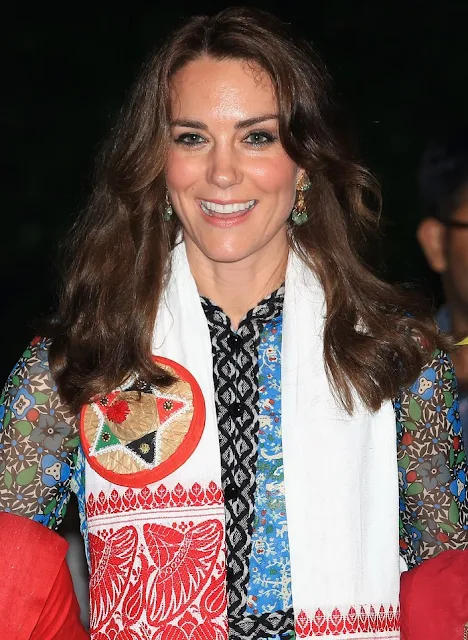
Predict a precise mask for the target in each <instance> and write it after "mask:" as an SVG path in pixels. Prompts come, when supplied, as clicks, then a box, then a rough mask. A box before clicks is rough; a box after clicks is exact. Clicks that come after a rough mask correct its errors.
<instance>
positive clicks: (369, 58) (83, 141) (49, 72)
mask: <svg viewBox="0 0 468 640" xmlns="http://www.w3.org/2000/svg"><path fill="white" fill-rule="evenodd" d="M119 6H120V5H116V4H111V3H102V2H101V3H98V2H96V3H95V4H91V3H89V4H87V3H86V2H84V3H83V2H82V3H76V4H74V5H73V4H65V5H64V4H62V5H60V6H58V5H57V6H56V7H54V6H51V5H50V4H47V5H46V4H45V3H44V4H42V3H41V4H40V5H39V6H38V8H36V9H30V8H28V7H27V6H23V5H19V4H18V5H17V6H16V8H13V10H12V9H11V8H10V15H9V16H8V17H7V19H6V20H5V22H4V27H3V32H4V33H3V44H4V46H5V47H6V50H5V52H4V55H3V63H4V64H3V65H2V67H3V71H4V72H3V82H2V84H3V89H4V91H2V94H3V98H2V101H1V109H2V131H3V144H2V148H3V163H2V164H3V170H2V178H3V183H4V184H3V189H2V195H3V198H2V206H1V231H2V236H1V239H2V243H1V246H2V251H1V270H0V274H1V276H0V278H1V280H0V286H1V300H2V308H1V312H2V313H1V318H2V327H1V328H2V330H3V342H4V344H5V348H4V349H3V355H2V358H1V360H0V369H1V371H0V372H1V373H2V374H3V377H5V376H6V375H7V373H8V371H9V370H10V368H11V367H12V365H13V364H14V361H15V360H16V358H17V357H18V356H19V354H20V353H21V350H22V348H23V346H24V345H25V344H26V342H27V341H28V340H29V338H30V337H31V336H32V335H33V327H34V322H35V321H36V320H37V319H38V318H39V317H41V315H43V314H45V313H47V312H48V311H49V310H50V309H51V308H52V307H53V305H54V294H53V292H54V289H55V279H56V273H57V270H56V267H55V259H56V252H57V245H58V243H59V241H60V239H61V238H62V237H63V236H64V234H65V232H66V230H67V229H68V228H69V226H70V224H71V223H72V221H73V219H74V217H75V216H76V215H77V213H78V211H79V209H80V208H81V207H82V206H83V204H84V202H85V200H86V196H87V193H88V190H89V177H90V173H91V169H92V162H93V158H94V155H95V152H96V150H97V147H98V145H99V143H100V141H101V140H102V138H103V137H104V136H105V134H106V132H107V130H108V128H109V126H110V125H111V123H112V121H113V118H114V115H115V113H116V111H117V109H118V108H119V106H120V104H121V102H122V100H123V98H124V96H125V94H126V91H128V88H129V86H130V83H131V82H132V80H133V78H134V76H135V75H136V73H137V72H138V70H139V68H140V66H141V64H142V63H143V61H144V59H145V58H146V56H147V55H148V54H149V52H150V51H151V50H152V49H153V48H154V47H155V46H157V44H158V42H160V40H161V39H162V38H163V37H164V36H165V35H166V33H167V32H168V31H169V30H170V29H171V28H172V27H173V26H175V25H177V24H178V23H179V21H180V19H181V18H184V17H187V16H190V15H193V14H197V13H205V12H208V13H213V12H214V11H216V10H219V9H222V8H225V7H226V6H229V4H228V3H219V2H216V3H215V2H211V3H208V2H205V3H201V2H191V3H180V2H174V3H171V2H166V3H164V4H162V3H158V2H140V1H137V0H133V1H132V2H127V3H125V4H124V5H121V8H119ZM251 6H256V7H259V8H263V9H269V10H271V11H272V12H274V13H276V14H277V15H279V16H280V17H282V18H284V19H286V20H288V21H289V22H292V23H294V24H295V25H297V27H298V28H299V29H300V31H301V32H302V34H303V35H305V36H306V37H307V38H308V39H310V40H312V42H314V43H315V46H316V48H317V49H318V51H319V53H320V54H321V55H322V57H323V58H324V60H325V62H326V63H327V65H328V68H329V70H330V72H331V74H332V76H333V78H334V79H335V84H336V87H337V91H338V94H339V96H340V99H341V102H342V104H343V105H344V107H345V110H346V112H347V113H348V115H349V117H350V119H351V121H352V122H353V124H354V127H355V129H356V131H357V135H358V138H359V140H360V144H361V152H362V155H363V158H364V161H365V162H366V163H367V165H368V166H370V168H371V169H372V171H373V172H374V173H375V174H376V175H377V177H378V178H379V180H380V182H381V184H382V187H383V193H384V249H383V257H384V259H385V264H386V276H387V278H388V279H389V280H391V281H401V280H404V281H412V282H416V283H417V284H418V285H419V286H422V287H424V288H425V290H427V291H433V295H434V298H435V301H436V302H437V301H438V299H439V296H440V291H439V288H438V285H437V280H436V279H435V278H433V277H431V276H430V274H429V273H428V270H427V268H426V267H425V264H424V261H423V259H422V256H421V253H420V251H419V249H418V246H417V244H416V241H415V237H414V233H415V228H416V224H417V220H418V215H419V205H418V198H417V189H416V171H417V166H418V161H419V155H420V153H421V150H422V148H423V146H424V141H425V139H426V138H427V137H428V136H430V135H431V134H433V133H434V132H436V131H437V130H439V129H440V128H441V127H442V128H443V127H445V126H446V125H452V124H454V123H456V122H457V121H466V114H467V112H468V89H467V61H468V56H467V54H466V48H467V46H468V45H467V36H466V33H467V28H468V1H467V0H438V1H432V2H431V1H428V0H426V1H416V0H406V1H405V2H403V1H395V0H393V1H392V2H390V1H387V0H377V1H376V0H373V1H371V0H361V1H357V0H356V1H352V0H322V1H320V2H317V1H316V2H306V0H304V1H303V2H302V3H299V2H289V1H288V2H269V3H251ZM65 11H66V13H65Z"/></svg>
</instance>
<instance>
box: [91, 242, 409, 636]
mask: <svg viewBox="0 0 468 640" xmlns="http://www.w3.org/2000/svg"><path fill="white" fill-rule="evenodd" d="M324 317H325V301H324V295H323V291H322V288H321V286H320V285H319V283H318V281H317V279H316V277H315V276H314V275H313V274H312V273H311V271H310V270H309V269H308V268H307V267H306V266H305V265H304V264H303V262H302V261H301V260H300V259H299V258H298V257H297V256H296V255H295V254H294V253H291V254H290V258H289V262H288V268H287V274H286V287H285V300H284V310H283V318H284V319H283V344H282V361H281V362H282V364H281V388H282V391H281V398H282V424H281V426H282V439H283V457H284V482H285V499H286V512H287V523H288V536H289V546H290V554H291V580H292V599H293V609H294V614H295V623H296V636H297V637H298V638H316V637H321V636H333V637H334V638H337V639H341V640H361V639H362V640H364V639H366V640H384V639H385V640H390V639H391V640H396V639H398V638H399V637H400V633H399V613H398V600H399V553H398V477H397V461H396V445H395V439H396V433H395V415H394V411H393V408H392V405H391V403H390V402H386V403H384V405H383V406H382V408H381V409H380V410H379V411H377V412H375V413H371V412H369V410H367V409H366V408H365V407H364V406H363V404H362V403H361V402H360V401H359V399H358V398H357V397H356V409H355V411H354V414H353V415H352V416H350V415H348V414H347V413H346V412H345V411H344V410H343V409H342V408H341V406H340V405H339V404H338V402H337V401H336V399H335V397H334V396H333V394H332V391H331V389H330V385H329V382H328V379H327V376H326V374H325V369H324V360H323V324H324ZM153 351H154V353H155V354H156V355H159V356H163V357H165V358H168V359H171V360H173V361H175V362H177V363H179V364H181V365H183V366H184V367H185V368H186V369H187V370H188V371H189V372H190V373H191V374H192V376H194V378H195V379H196V381H197V382H198V384H199V386H200V388H201V390H202V393H203V397H204V401H205V405H206V422H205V428H204V431H203V434H202V436H201V440H200V442H199V443H198V446H197V447H196V448H195V450H194V452H193V453H192V454H191V455H190V457H189V458H188V459H187V460H186V461H185V462H184V463H183V464H182V466H180V467H179V468H178V469H176V470H175V471H173V472H172V473H170V475H168V476H166V477H164V478H163V480H162V481H161V482H154V483H153V484H150V485H148V486H145V487H143V488H141V489H139V490H134V489H132V488H131V487H132V486H133V487H135V486H141V485H135V484H133V485H130V486H129V487H128V488H126V487H125V482H120V481H119V482H117V484H115V483H114V481H113V480H112V478H110V479H109V477H107V479H105V478H104V477H102V476H101V475H100V473H99V471H98V472H96V471H95V468H92V465H90V464H89V461H88V462H87V464H86V500H87V515H88V526H89V533H90V536H89V545H90V551H91V560H92V562H91V564H92V566H93V562H94V568H93V570H92V575H91V599H92V600H94V602H92V603H91V612H92V616H91V627H92V637H93V639H94V638H96V640H97V639H98V638H99V639H100V640H101V637H107V636H102V635H101V632H102V631H103V630H104V631H105V630H106V629H107V630H108V631H109V629H110V628H111V627H112V625H114V626H115V625H117V626H115V629H118V628H121V626H119V625H125V624H130V623H131V625H132V626H131V628H132V629H133V630H138V633H140V636H141V638H146V637H147V634H149V635H148V637H151V638H155V639H156V640H158V639H159V638H163V637H165V636H164V633H165V632H164V625H166V624H169V625H171V629H172V631H171V632H170V633H176V631H175V630H176V629H179V631H177V633H179V635H177V634H176V635H177V638H179V637H180V638H184V639H185V638H192V637H196V638H198V637H202V636H199V635H197V634H198V633H199V632H198V631H197V632H195V631H189V629H195V626H194V625H199V626H200V625H201V627H200V629H201V628H202V627H203V628H204V632H203V633H204V634H205V635H203V637H210V638H211V637H212V638H213V640H214V638H216V639H217V640H218V639H219V640H221V639H223V640H224V638H226V633H227V630H226V616H227V611H226V603H225V600H224V604H223V601H222V599H221V600H220V597H221V596H220V595H219V594H220V593H221V592H222V588H223V575H222V570H223V569H222V568H223V561H224V548H223V546H220V545H221V542H220V541H221V539H222V537H221V536H222V531H223V528H224V510H223V501H222V492H221V491H220V490H219V489H217V487H220V486H221V460H220V451H219V441H218V426H217V418H216V407H215V393H214V384H213V363H212V348H211V340H210V333H209V329H208V325H207V322H206V317H205V314H204V312H203V309H202V306H201V303H200V297H199V293H198V291H197V287H196V284H195V281H194V279H193V277H192V275H191V272H190V268H189V264H188V261H187V256H186V251H185V245H184V244H183V243H181V244H179V245H178V246H177V247H176V248H175V249H174V251H173V259H172V270H171V276H170V279H169V283H168V286H167V288H166V291H165V295H164V299H163V302H162V304H161V307H160V310H159V312H158V317H157V321H156V328H155V333H154V338H153ZM88 454H89V452H88ZM88 454H87V455H88ZM88 460H89V457H88ZM190 488H192V489H190ZM171 496H172V497H171ZM200 496H201V497H200ZM184 501H185V502H184ZM187 522H188V523H189V532H188V534H187V535H188V536H189V538H186V540H185V542H177V541H176V542H174V541H172V542H171V545H172V546H169V547H164V546H162V547H161V549H160V550H158V544H159V543H156V546H155V543H154V540H155V539H157V538H158V536H160V537H161V536H162V538H160V539H161V540H163V542H162V543H161V544H162V545H164V544H166V543H165V542H164V540H166V538H167V536H169V538H167V539H172V538H171V533H170V532H171V528H173V527H176V529H178V530H184V531H185V530H186V527H187V524H186V523H187ZM184 523H185V524H184ZM207 523H208V524H207ZM210 523H211V524H210ZM192 526H193V527H194V529H193V531H195V529H196V533H193V534H192V533H190V527H192ZM145 527H146V529H145ZM197 527H198V528H197ZM148 531H150V533H151V531H152V532H153V533H151V535H153V538H152V541H151V540H150V538H149V537H148ZM145 532H146V533H145ZM167 532H169V533H167ZM174 535H175V534H174ZM177 535H178V536H179V538H177V540H181V539H180V535H182V534H177ZM165 536H166V537H165ZM196 536H201V538H200V539H202V538H203V539H204V540H209V544H210V545H211V547H209V549H208V547H206V548H207V549H208V551H207V552H206V553H209V552H210V553H212V554H213V553H214V551H213V549H215V546H214V544H215V541H216V540H217V545H218V546H217V547H216V549H217V551H216V553H219V557H218V561H217V562H218V564H217V565H216V566H217V567H218V569H217V575H216V576H213V579H211V580H210V578H209V576H208V578H206V576H205V578H204V580H205V583H204V586H203V587H202V586H200V587H199V591H198V595H197V598H198V599H197V600H193V602H192V604H191V605H190V602H189V598H191V597H192V596H190V593H194V589H195V587H193V584H192V583H191V582H190V580H191V579H190V578H187V579H188V580H189V582H187V581H186V582H185V583H184V584H185V586H184V587H183V590H182V591H181V590H180V589H181V586H180V585H181V581H180V579H179V578H178V577H177V576H181V575H185V576H188V575H189V573H187V572H185V573H180V571H179V570H180V567H179V568H178V569H177V571H179V573H177V571H176V573H173V564H171V565H170V564H169V563H170V554H172V553H175V554H176V556H174V557H179V556H177V554H179V551H178V549H179V546H178V545H180V544H182V546H183V545H184V544H186V543H187V544H188V545H189V546H190V545H195V546H193V547H192V548H193V549H195V548H196V544H197V543H196ZM216 536H217V538H216ZM189 539H190V540H189ZM148 545H149V546H148ZM180 548H182V547H180ZM137 549H139V551H138V553H137ZM170 549H172V551H170V552H169V550H170ZM210 550H211V551H210ZM168 554H169V555H168ZM212 557H213V556H212ZM93 558H94V561H93ZM169 567H172V569H169ZM162 569H163V570H162ZM181 569H182V572H183V571H184V567H183V566H182V568H181ZM220 571H221V573H220ZM168 572H169V573H168ZM171 572H172V573H171ZM93 574H94V575H93ZM164 576H169V578H170V580H172V582H170V581H169V582H168V580H169V578H168V579H166V578H165V577H164ZM182 582H184V581H183V579H182ZM168 585H172V586H168ZM190 585H192V586H190ZM200 585H201V583H200ZM197 588H198V587H197ZM158 589H159V591H158ZM210 589H211V590H212V595H211V596H210V595H209V594H208V598H207V593H208V592H209V591H210ZM220 590H221V591H220ZM145 594H146V595H145ZM193 597H195V596H193ZM145 598H146V600H145ZM144 603H146V604H144ZM203 603H204V604H203ZM207 603H208V604H209V606H208V604H207ZM189 605H190V606H189ZM182 606H183V607H185V609H184V611H185V612H186V613H184V615H183V616H182V617H180V618H177V616H176V609H177V607H182ZM187 606H189V609H187ZM145 607H146V609H145ZM206 607H208V609H207V608H206ZM180 610H181V611H182V609H180ZM129 611H130V612H133V613H132V615H133V617H132V616H130V614H129V613H128V612H129ZM195 611H198V612H199V613H197V614H195V613H194V612H195ZM200 611H205V614H203V615H201V614H200ZM207 611H208V612H209V611H211V612H212V618H211V622H210V619H209V618H206V615H208V614H207V613H206V612H207ZM135 612H136V613H135ZM168 612H171V615H170V616H169V617H167V616H168ZM188 612H191V613H190V614H189V613H188ZM194 615H195V617H193V616H194ZM184 616H185V617H184ZM187 616H189V617H188V618H187ZM190 616H192V617H190ZM197 616H198V618H197ZM200 616H201V617H200ZM203 616H205V617H203ZM126 620H127V621H130V622H125V621H126ZM165 620H168V622H164V621H165ZM203 620H205V622H204V621H203ZM206 620H208V621H206ZM158 621H159V622H158ZM158 624H160V625H163V626H162V627H160V631H157V632H156V633H154V635H152V634H153V631H151V633H150V631H148V629H149V628H150V627H151V629H154V628H157V627H158ZM172 625H175V627H174V626H172ZM184 625H185V626H184ZM203 625H204V626H203ZM210 625H215V626H210ZM193 633H195V635H192V634H193ZM161 634H162V635H161ZM131 637H132V638H133V637H134V636H131ZM135 637H137V636H136V635H135ZM168 637H169V636H168ZM170 637H171V638H172V635H171V636H170ZM174 637H176V636H174ZM236 640H237V639H236Z"/></svg>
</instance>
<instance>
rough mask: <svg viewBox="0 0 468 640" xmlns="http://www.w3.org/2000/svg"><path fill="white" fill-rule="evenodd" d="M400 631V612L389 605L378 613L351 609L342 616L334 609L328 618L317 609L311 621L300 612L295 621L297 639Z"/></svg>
mask: <svg viewBox="0 0 468 640" xmlns="http://www.w3.org/2000/svg"><path fill="white" fill-rule="evenodd" d="M399 630H400V611H399V608H398V607H397V608H396V609H393V607H392V606H391V605H390V606H389V608H388V609H386V608H385V607H384V606H383V605H382V606H381V607H380V609H379V610H378V611H376V610H375V609H374V607H372V606H371V607H370V608H369V611H366V609H365V608H364V607H360V609H359V607H357V608H354V607H351V608H350V609H349V611H348V613H347V614H345V615H343V614H342V613H341V611H340V610H339V609H338V608H336V609H334V610H333V611H332V613H331V615H330V616H329V617H327V616H325V615H324V614H323V612H322V611H321V610H320V609H317V611H316V612H315V616H314V617H313V619H310V618H309V617H308V616H307V615H306V614H305V613H304V611H301V612H300V613H299V615H298V616H297V620H296V634H297V637H298V638H310V637H311V636H312V637H315V636H317V637H320V636H341V635H344V634H349V635H353V634H356V633H382V632H385V631H399Z"/></svg>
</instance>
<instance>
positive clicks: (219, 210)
mask: <svg viewBox="0 0 468 640" xmlns="http://www.w3.org/2000/svg"><path fill="white" fill-rule="evenodd" d="M171 101H172V113H171V144H170V149H169V155H168V159H167V165H166V169H165V175H166V182H167V187H168V190H169V196H170V200H171V203H172V206H173V208H174V210H175V212H176V213H177V216H178V217H179V219H180V222H181V224H182V226H183V228H184V233H185V240H186V243H187V244H192V248H195V247H193V245H195V246H196V248H198V249H199V250H200V251H201V252H202V253H203V254H204V255H205V256H206V257H207V258H209V259H210V260H212V261H215V262H218V263H220V262H221V263H223V262H224V263H227V262H230V263H233V262H238V261H243V260H246V259H249V258H251V257H252V256H256V255H260V254H261V255H262V256H263V258H266V259H269V257H270V256H271V258H272V259H273V260H275V259H276V260H277V259H278V252H286V251H287V246H288V244H287V233H286V230H287V220H288V217H289V215H290V213H291V209H292V207H293V205H294V200H295V193H296V184H297V180H298V178H299V176H300V170H299V168H298V167H297V165H296V164H295V163H294V162H293V161H292V160H291V158H289V157H288V155H287V154H286V152H285V150H284V149H283V147H282V145H281V142H280V140H279V136H278V104H277V100H276V96H275V92H274V89H273V85H272V83H271V80H270V78H269V76H268V75H267V74H266V73H265V72H263V71H262V70H261V69H259V68H258V67H254V66H252V65H251V64H250V65H249V64H248V63H246V62H242V61H239V60H221V61H220V60H215V59H213V58H210V57H208V56H204V57H202V58H199V59H197V60H195V61H193V62H190V63H189V64H187V65H186V66H185V67H183V68H182V69H181V70H180V71H178V73H177V74H176V75H175V76H174V79H173V84H172V96H171ZM188 248H189V247H188Z"/></svg>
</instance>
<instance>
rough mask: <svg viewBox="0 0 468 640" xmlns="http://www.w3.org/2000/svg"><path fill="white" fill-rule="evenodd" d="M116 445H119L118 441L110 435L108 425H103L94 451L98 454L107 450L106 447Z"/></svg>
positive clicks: (114, 436) (112, 434)
mask: <svg viewBox="0 0 468 640" xmlns="http://www.w3.org/2000/svg"><path fill="white" fill-rule="evenodd" d="M116 444H121V442H120V440H119V439H118V438H117V436H116V435H115V434H114V433H112V431H111V430H110V427H109V425H108V424H106V423H104V424H103V425H102V430H101V433H100V435H99V439H98V441H97V442H96V446H95V448H94V450H95V451H96V453H98V452H99V451H102V450H103V449H107V447H112V446H114V445H116Z"/></svg>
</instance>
